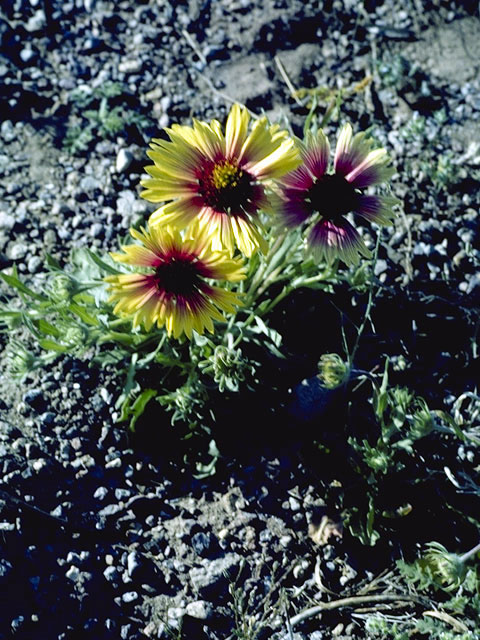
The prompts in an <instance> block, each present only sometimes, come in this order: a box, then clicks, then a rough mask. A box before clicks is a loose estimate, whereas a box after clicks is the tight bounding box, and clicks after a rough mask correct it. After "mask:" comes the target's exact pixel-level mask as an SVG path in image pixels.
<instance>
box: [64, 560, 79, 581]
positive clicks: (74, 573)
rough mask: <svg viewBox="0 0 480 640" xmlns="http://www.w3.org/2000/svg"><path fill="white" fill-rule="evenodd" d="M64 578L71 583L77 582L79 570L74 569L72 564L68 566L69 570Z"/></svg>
mask: <svg viewBox="0 0 480 640" xmlns="http://www.w3.org/2000/svg"><path fill="white" fill-rule="evenodd" d="M65 576H66V577H67V578H68V579H69V580H72V581H73V582H76V581H77V580H78V578H79V577H80V569H79V568H78V567H76V566H75V565H74V564H72V565H71V566H70V569H69V570H68V571H67V572H66V574H65Z"/></svg>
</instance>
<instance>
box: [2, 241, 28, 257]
mask: <svg viewBox="0 0 480 640" xmlns="http://www.w3.org/2000/svg"><path fill="white" fill-rule="evenodd" d="M27 253H28V247H27V245H26V244H23V243H22V242H19V243H17V244H14V245H13V246H11V247H10V251H8V252H7V254H8V256H9V258H11V259H12V260H22V259H23V258H24V257H25V256H26V255H27Z"/></svg>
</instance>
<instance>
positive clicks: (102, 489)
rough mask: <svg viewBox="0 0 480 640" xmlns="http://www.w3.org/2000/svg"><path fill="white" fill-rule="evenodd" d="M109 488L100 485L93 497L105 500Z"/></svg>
mask: <svg viewBox="0 0 480 640" xmlns="http://www.w3.org/2000/svg"><path fill="white" fill-rule="evenodd" d="M107 493H108V489H107V488H106V487H98V489H96V490H95V493H94V494H93V497H94V498H95V499H96V500H105V498H106V497H107Z"/></svg>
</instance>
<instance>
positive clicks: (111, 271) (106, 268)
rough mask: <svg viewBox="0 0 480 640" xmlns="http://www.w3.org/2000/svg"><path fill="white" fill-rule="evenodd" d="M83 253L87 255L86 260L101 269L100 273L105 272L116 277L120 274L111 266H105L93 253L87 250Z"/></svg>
mask: <svg viewBox="0 0 480 640" xmlns="http://www.w3.org/2000/svg"><path fill="white" fill-rule="evenodd" d="M85 251H86V254H87V256H88V258H89V259H90V260H91V261H92V262H94V263H95V264H96V266H97V267H100V269H102V271H106V272H107V273H109V274H110V275H112V276H116V275H118V274H119V273H122V272H121V271H119V270H118V269H115V268H114V267H113V266H112V265H110V264H107V263H106V262H105V261H104V260H102V259H101V258H99V257H98V256H97V255H96V254H95V253H93V251H90V250H89V249H86V250H85Z"/></svg>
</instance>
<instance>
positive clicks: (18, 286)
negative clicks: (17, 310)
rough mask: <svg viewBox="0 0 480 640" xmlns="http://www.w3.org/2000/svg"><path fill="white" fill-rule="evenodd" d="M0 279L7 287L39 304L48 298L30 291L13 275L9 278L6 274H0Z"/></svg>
mask: <svg viewBox="0 0 480 640" xmlns="http://www.w3.org/2000/svg"><path fill="white" fill-rule="evenodd" d="M0 277H1V278H2V280H4V281H5V282H6V283H7V284H8V285H10V286H11V287H14V288H15V289H17V290H18V291H20V293H24V294H25V295H27V296H30V297H31V298H33V299H34V300H40V302H47V301H48V298H47V297H46V296H43V295H42V294H40V293H36V292H35V291H33V290H32V289H30V287H27V285H26V284H24V283H23V282H22V281H21V280H19V279H18V278H17V277H16V276H15V275H12V276H9V275H7V274H6V273H0Z"/></svg>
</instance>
